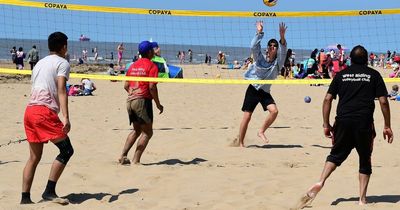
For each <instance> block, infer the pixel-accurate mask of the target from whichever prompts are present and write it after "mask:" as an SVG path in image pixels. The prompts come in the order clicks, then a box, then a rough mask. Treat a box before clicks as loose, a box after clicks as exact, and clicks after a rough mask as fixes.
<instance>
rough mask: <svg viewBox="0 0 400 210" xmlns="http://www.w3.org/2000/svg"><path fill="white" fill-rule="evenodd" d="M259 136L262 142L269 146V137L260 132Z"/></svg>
mask: <svg viewBox="0 0 400 210" xmlns="http://www.w3.org/2000/svg"><path fill="white" fill-rule="evenodd" d="M257 136H258V137H260V138H261V140H262V141H263V142H264V143H265V144H268V142H269V141H268V139H267V137H266V136H265V134H264V132H261V131H259V132H258V133H257Z"/></svg>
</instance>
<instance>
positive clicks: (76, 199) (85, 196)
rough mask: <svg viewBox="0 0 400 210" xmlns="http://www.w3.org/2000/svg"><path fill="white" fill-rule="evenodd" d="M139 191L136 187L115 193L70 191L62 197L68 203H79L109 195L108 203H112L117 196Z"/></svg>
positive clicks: (101, 198)
mask: <svg viewBox="0 0 400 210" xmlns="http://www.w3.org/2000/svg"><path fill="white" fill-rule="evenodd" d="M137 191H139V190H138V189H127V190H123V191H121V192H119V193H118V194H116V195H113V194H110V193H103V192H102V193H71V194H69V195H67V196H65V197H63V198H67V199H68V200H69V202H70V203H72V204H81V203H83V202H85V201H87V200H90V199H96V200H98V201H100V200H103V198H104V197H106V196H111V197H110V199H108V202H109V203H112V202H114V201H116V200H118V197H119V196H120V195H127V194H133V193H135V192H137Z"/></svg>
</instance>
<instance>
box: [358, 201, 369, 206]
mask: <svg viewBox="0 0 400 210" xmlns="http://www.w3.org/2000/svg"><path fill="white" fill-rule="evenodd" d="M367 203H368V202H367V200H366V199H363V200H361V199H360V200H359V201H358V205H360V206H364V205H367Z"/></svg>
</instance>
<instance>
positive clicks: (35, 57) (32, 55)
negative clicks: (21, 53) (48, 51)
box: [28, 45, 39, 70]
mask: <svg viewBox="0 0 400 210" xmlns="http://www.w3.org/2000/svg"><path fill="white" fill-rule="evenodd" d="M38 61H39V52H38V50H37V49H36V45H33V46H32V49H31V50H30V51H29V53H28V62H29V64H30V65H31V70H33V67H35V65H36V64H37V62H38Z"/></svg>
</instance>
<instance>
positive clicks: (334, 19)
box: [0, 0, 400, 84]
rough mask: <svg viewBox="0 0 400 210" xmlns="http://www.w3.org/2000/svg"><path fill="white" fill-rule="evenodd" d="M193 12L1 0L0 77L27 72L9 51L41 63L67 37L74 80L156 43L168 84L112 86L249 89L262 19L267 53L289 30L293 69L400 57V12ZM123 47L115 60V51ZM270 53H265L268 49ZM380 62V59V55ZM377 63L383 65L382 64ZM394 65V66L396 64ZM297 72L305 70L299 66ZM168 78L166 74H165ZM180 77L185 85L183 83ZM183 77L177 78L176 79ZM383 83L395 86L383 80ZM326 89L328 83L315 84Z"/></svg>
mask: <svg viewBox="0 0 400 210" xmlns="http://www.w3.org/2000/svg"><path fill="white" fill-rule="evenodd" d="M264 9H265V10H260V11H189V10H163V9H138V8H123V7H107V6H89V5H77V4H61V3H49V2H38V1H23V0H0V14H1V15H0V25H2V27H1V28H0V49H1V51H0V73H2V74H30V71H29V70H26V69H29V64H28V60H27V58H25V66H24V69H25V71H23V70H16V68H17V66H16V65H15V64H14V63H13V61H12V55H11V52H10V50H11V49H12V48H13V47H14V46H15V47H16V50H18V49H19V48H20V47H21V48H23V51H24V52H25V53H26V55H28V52H29V50H30V49H31V48H32V46H33V45H35V46H36V48H37V50H38V51H39V53H40V57H44V56H45V55H47V54H48V49H47V37H48V35H49V34H51V33H52V32H55V31H62V32H64V33H65V34H67V36H68V37H69V43H68V51H69V57H70V62H71V65H72V72H75V73H86V72H91V74H89V75H87V74H85V75H81V74H74V76H73V77H83V76H85V77H89V78H93V79H107V80H109V79H110V78H111V77H110V76H106V75H104V73H105V72H106V71H107V69H108V68H109V65H110V64H111V63H112V64H114V65H115V66H114V68H115V69H116V70H118V71H119V70H120V71H123V70H125V69H126V68H127V66H129V65H130V63H131V62H132V61H134V60H135V59H137V56H138V49H137V48H138V46H137V45H138V43H140V42H141V41H143V40H150V41H153V42H157V43H158V45H159V47H160V49H161V56H162V57H163V58H164V60H165V62H166V64H168V65H166V66H167V71H168V72H169V74H167V76H165V75H164V77H163V78H153V79H152V78H150V79H144V78H127V77H123V76H120V77H117V78H116V77H112V78H113V80H127V79H129V80H146V81H158V82H178V83H204V84H249V83H254V81H247V80H244V78H243V73H244V72H245V71H246V69H247V67H248V65H249V64H250V63H251V61H252V59H251V58H252V55H251V52H250V42H251V40H252V39H253V37H254V35H255V31H256V27H255V22H256V21H258V20H262V21H264V32H265V36H264V40H263V41H262V42H261V45H262V49H263V51H264V50H265V49H266V43H267V41H268V40H269V39H270V38H276V39H279V32H278V24H279V23H280V22H285V23H286V25H287V26H288V30H287V33H286V39H287V43H288V48H290V49H292V50H293V52H295V55H294V56H292V58H293V63H294V65H296V64H303V63H304V61H305V60H307V59H308V58H310V54H311V52H312V51H313V50H314V49H318V51H321V50H324V51H325V52H326V53H333V55H335V54H337V50H338V49H337V48H336V46H337V44H341V45H342V47H343V48H344V50H345V57H347V56H348V55H349V52H350V50H351V48H352V47H353V46H355V45H358V44H361V45H363V46H365V47H366V48H367V50H368V51H369V52H372V53H374V54H375V55H376V57H375V58H374V59H373V60H372V62H371V64H372V65H373V66H374V67H376V68H380V67H384V68H386V69H388V71H391V70H390V69H391V68H393V67H395V65H396V64H395V62H394V61H393V60H390V57H389V58H388V56H387V51H388V50H390V51H391V53H392V55H393V51H397V52H399V51H400V42H398V41H397V40H396V38H397V37H400V28H399V27H397V26H396V23H397V22H399V21H400V8H396V9H382V10H379V9H376V10H360V11H359V10H349V11H313V12H273V11H268V8H267V7H266V8H264ZM121 43H122V44H123V48H122V49H123V51H122V59H121V61H120V62H119V61H118V56H119V55H118V50H117V47H118V45H120V44H121ZM264 53H265V51H264ZM382 56H383V60H382V61H381V57H382ZM380 62H383V64H382V65H381V63H380ZM392 64H393V65H392ZM299 67H300V65H299ZM168 72H167V73H168ZM181 77H183V79H182V78H181ZM178 78H179V79H178ZM386 82H398V80H397V79H386ZM257 83H260V84H267V83H268V84H312V83H315V81H307V80H280V79H279V80H277V81H268V80H265V81H260V82H257ZM318 83H321V84H322V83H329V80H318Z"/></svg>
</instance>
